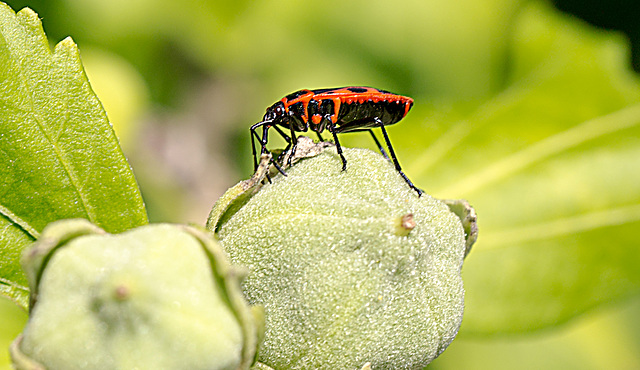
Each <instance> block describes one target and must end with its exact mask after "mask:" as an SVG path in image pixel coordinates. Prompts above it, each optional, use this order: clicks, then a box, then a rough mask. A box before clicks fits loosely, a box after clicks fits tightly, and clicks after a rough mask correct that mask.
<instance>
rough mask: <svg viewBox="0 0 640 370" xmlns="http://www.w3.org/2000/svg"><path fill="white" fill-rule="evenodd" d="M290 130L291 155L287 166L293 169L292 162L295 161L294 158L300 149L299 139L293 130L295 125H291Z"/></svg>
mask: <svg viewBox="0 0 640 370" xmlns="http://www.w3.org/2000/svg"><path fill="white" fill-rule="evenodd" d="M289 129H290V130H291V143H290V144H291V154H290V155H289V160H288V161H287V165H288V166H289V167H291V161H292V160H293V156H294V155H295V154H296V149H298V137H297V136H296V132H295V131H294V129H293V123H290V124H289Z"/></svg>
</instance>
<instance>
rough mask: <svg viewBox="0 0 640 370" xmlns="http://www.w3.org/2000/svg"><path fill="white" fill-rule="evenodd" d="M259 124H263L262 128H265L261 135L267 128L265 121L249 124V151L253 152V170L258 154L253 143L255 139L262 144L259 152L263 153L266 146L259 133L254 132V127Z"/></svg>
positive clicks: (255, 166)
mask: <svg viewBox="0 0 640 370" xmlns="http://www.w3.org/2000/svg"><path fill="white" fill-rule="evenodd" d="M260 126H263V129H264V130H265V131H264V132H263V137H265V136H266V130H267V129H268V126H267V124H266V122H264V121H263V122H258V123H256V124H255V125H253V126H251V128H250V129H249V132H250V133H251V134H250V135H251V151H252V153H253V171H254V172H255V171H256V170H257V169H258V156H257V153H256V143H255V139H258V141H259V142H260V143H261V145H262V152H261V154H264V153H265V152H266V149H267V148H266V147H265V144H263V143H262V141H263V139H261V138H260V135H258V133H257V132H256V129H257V128H258V127H260Z"/></svg>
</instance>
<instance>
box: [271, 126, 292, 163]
mask: <svg viewBox="0 0 640 370" xmlns="http://www.w3.org/2000/svg"><path fill="white" fill-rule="evenodd" d="M273 128H274V129H275V130H276V131H277V132H278V133H279V134H280V136H282V138H283V139H285V140H286V141H287V146H286V147H285V148H284V150H283V151H282V153H280V155H279V156H278V158H277V159H276V161H278V162H279V161H280V159H282V157H284V155H285V154H286V153H287V150H289V148H291V138H290V137H289V135H287V134H285V133H284V131H282V129H281V128H280V127H278V126H273Z"/></svg>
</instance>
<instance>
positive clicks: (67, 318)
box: [21, 224, 243, 369]
mask: <svg viewBox="0 0 640 370" xmlns="http://www.w3.org/2000/svg"><path fill="white" fill-rule="evenodd" d="M43 235H45V236H46V230H45V234H43ZM214 282H217V280H214V276H213V274H212V269H211V264H210V262H209V259H208V257H207V255H206V253H205V251H204V250H203V247H202V245H201V244H200V243H199V242H198V240H197V239H196V238H194V237H193V236H192V235H190V234H189V233H187V232H185V231H184V230H183V229H181V228H178V227H176V226H173V225H162V224H161V225H150V226H144V227H141V228H138V229H135V230H133V231H130V232H126V233H123V234H120V235H109V234H106V235H88V236H82V237H78V238H75V239H72V240H71V241H70V242H69V243H68V244H66V245H63V246H61V247H60V248H59V249H58V250H57V251H55V252H54V254H53V256H52V257H51V260H50V261H49V263H48V265H47V266H46V267H45V269H44V273H43V276H42V278H41V279H40V284H39V294H38V302H37V303H36V305H35V307H34V310H33V311H32V313H31V317H30V319H29V322H28V324H27V326H26V328H25V331H24V333H23V334H24V338H23V340H22V343H21V350H22V352H23V353H25V354H26V355H27V356H29V357H30V358H32V359H34V360H36V361H38V362H39V363H42V364H44V365H45V366H46V367H47V368H50V369H98V368H100V369H104V368H111V369H117V368H122V369H125V368H129V369H130V368H136V367H138V368H148V369H152V368H155V369H172V368H173V369H185V368H188V369H232V368H236V367H237V366H238V363H240V360H241V350H242V344H243V337H242V332H241V327H240V325H239V323H238V321H237V319H236V317H235V316H234V313H233V312H232V310H231V308H230V307H229V305H228V302H227V301H226V298H225V297H224V293H223V292H222V291H221V289H222V288H220V286H218V285H217V284H215V283H214Z"/></svg>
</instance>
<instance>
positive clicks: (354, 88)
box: [347, 87, 380, 93]
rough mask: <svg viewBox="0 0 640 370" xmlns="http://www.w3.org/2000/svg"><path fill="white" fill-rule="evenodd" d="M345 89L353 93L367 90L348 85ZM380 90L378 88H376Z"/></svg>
mask: <svg viewBox="0 0 640 370" xmlns="http://www.w3.org/2000/svg"><path fill="white" fill-rule="evenodd" d="M347 90H349V91H351V92H354V93H363V92H367V91H368V90H367V89H365V88H364V87H348V88H347ZM378 91H380V90H378Z"/></svg>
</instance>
